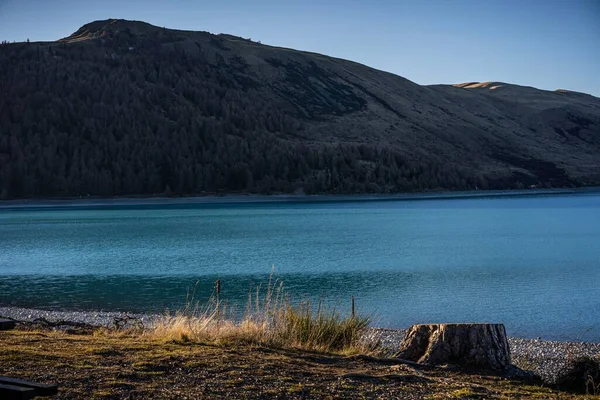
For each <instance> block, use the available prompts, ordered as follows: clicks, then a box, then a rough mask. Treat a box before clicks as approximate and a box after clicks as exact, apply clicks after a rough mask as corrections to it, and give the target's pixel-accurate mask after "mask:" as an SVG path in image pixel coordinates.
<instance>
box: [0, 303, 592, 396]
mask: <svg viewBox="0 0 600 400" xmlns="http://www.w3.org/2000/svg"><path fill="white" fill-rule="evenodd" d="M161 316H162V315H161V314H156V315H150V314H139V313H127V312H119V311H48V310H40V309H30V308H19V307H3V306H0V317H8V318H11V319H14V320H17V321H25V322H33V321H34V320H35V319H37V318H43V319H45V320H47V321H50V322H58V321H62V322H65V321H68V322H72V323H83V324H89V325H93V326H95V327H98V328H100V327H109V326H111V324H113V323H114V322H115V320H116V319H117V320H118V319H125V320H127V319H128V318H131V319H132V321H133V322H134V323H135V322H136V321H138V322H141V323H142V324H143V325H144V326H146V327H151V326H152V321H153V320H154V319H155V318H160V317H161ZM405 334H406V330H405V329H390V328H377V327H371V328H369V330H368V332H367V333H366V335H365V338H364V339H365V340H367V341H373V342H376V341H379V342H380V344H381V346H382V347H383V349H384V351H385V352H386V353H387V355H388V356H391V355H392V354H394V353H395V352H396V351H397V350H398V348H399V346H400V343H401V342H402V339H404V335H405ZM508 342H509V346H510V351H511V358H512V362H513V364H514V365H516V366H518V367H519V368H522V369H524V370H529V371H532V372H534V373H535V374H537V375H538V376H540V377H541V378H542V380H543V381H544V382H546V383H549V384H551V383H554V380H555V379H556V377H557V376H558V374H559V372H560V371H561V370H562V369H563V368H565V367H566V366H567V365H568V363H569V361H570V360H573V359H574V358H577V357H584V356H587V357H595V358H599V359H600V342H575V341H552V340H542V339H539V338H538V339H525V338H518V337H508Z"/></svg>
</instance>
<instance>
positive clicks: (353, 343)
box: [143, 276, 376, 354]
mask: <svg viewBox="0 0 600 400" xmlns="http://www.w3.org/2000/svg"><path fill="white" fill-rule="evenodd" d="M194 298H195V293H194V291H192V292H191V293H189V294H188V301H187V303H186V304H187V305H186V307H185V308H184V309H183V310H181V311H179V312H177V313H175V314H173V315H166V316H164V317H163V318H159V319H157V320H156V321H155V323H154V324H153V326H152V327H151V328H150V329H149V330H147V331H145V332H144V333H143V334H144V335H146V336H148V337H152V338H155V339H164V340H174V341H179V342H195V343H213V344H232V343H234V344H240V343H245V344H259V345H267V346H272V347H281V348H297V349H304V350H315V351H323V352H336V353H343V354H352V353H359V352H365V351H371V352H372V351H374V350H375V348H376V346H373V345H368V344H367V343H365V342H364V341H362V340H361V339H362V338H363V337H364V333H365V331H366V330H367V328H368V326H369V318H368V317H363V316H356V315H354V313H352V314H350V315H349V316H343V315H341V314H340V313H339V312H338V311H336V310H335V309H333V310H327V309H325V308H324V307H323V305H322V303H321V302H320V303H319V304H318V306H317V308H316V309H314V308H313V307H311V304H310V302H303V303H300V304H298V305H292V304H291V302H290V301H289V298H288V297H287V295H286V294H285V291H284V288H283V284H282V283H281V282H278V281H274V280H273V277H272V276H271V278H270V279H269V283H268V285H267V288H266V289H265V291H264V292H262V291H261V288H260V287H259V288H257V289H256V291H255V292H254V293H251V294H250V295H249V296H248V304H247V307H246V312H245V314H244V316H243V317H242V318H241V319H236V318H235V316H234V314H233V313H230V312H229V310H228V309H227V307H226V303H224V302H222V301H221V299H220V298H219V293H218V290H217V291H216V293H215V294H214V295H213V297H212V298H211V300H210V301H209V302H208V304H207V305H204V306H202V305H200V304H199V303H197V302H195V301H194ZM369 346H371V347H370V348H369Z"/></svg>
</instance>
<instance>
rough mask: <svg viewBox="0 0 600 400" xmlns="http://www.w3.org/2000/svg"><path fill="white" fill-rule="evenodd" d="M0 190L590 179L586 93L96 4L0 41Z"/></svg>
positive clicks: (593, 166) (592, 159) (592, 126)
mask: <svg viewBox="0 0 600 400" xmlns="http://www.w3.org/2000/svg"><path fill="white" fill-rule="evenodd" d="M0 93H2V95H1V96H0V198H34V197H56V196H87V195H99V196H119V195H155V194H165V193H166V194H177V195H186V194H198V193H215V192H255V193H277V192H305V193H362V192H404V191H422V190H437V189H445V190H461V189H474V188H480V189H488V188H489V189H507V188H522V187H530V186H532V185H535V186H538V187H561V186H581V185H598V184H600V99H599V98H596V97H593V96H590V95H586V94H582V93H576V92H570V91H564V90H557V91H543V90H538V89H535V88H531V87H523V86H517V85H511V84H507V83H501V82H483V83H479V82H470V83H465V84H459V85H434V86H420V85H418V84H416V83H413V82H411V81H409V80H407V79H404V78H402V77H399V76H396V75H393V74H390V73H386V72H382V71H378V70H375V69H373V68H369V67H367V66H364V65H361V64H357V63H354V62H351V61H346V60H341V59H336V58H331V57H327V56H324V55H320V54H314V53H307V52H301V51H296V50H291V49H285V48H278V47H271V46H267V45H264V44H260V43H256V42H252V41H250V40H246V39H242V38H238V37H234V36H230V35H213V34H209V33H206V32H189V31H177V30H169V29H163V28H158V27H154V26H152V25H149V24H146V23H143V22H134V21H124V20H107V21H96V22H93V23H90V24H87V25H84V26H83V27H81V28H80V29H79V30H78V31H77V32H75V33H74V34H73V35H71V36H69V37H67V38H64V39H62V40H59V41H57V42H44V43H16V44H7V45H3V46H1V47H0Z"/></svg>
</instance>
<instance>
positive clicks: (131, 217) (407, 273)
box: [0, 192, 600, 341]
mask: <svg viewBox="0 0 600 400" xmlns="http://www.w3.org/2000/svg"><path fill="white" fill-rule="evenodd" d="M360 200H361V199H360V198H357V199H354V200H348V199H346V201H293V200H285V201H273V202H265V201H260V202H237V203H226V202H221V203H217V204H209V203H200V204H189V203H186V202H181V201H168V200H165V201H164V202H165V203H166V204H159V203H157V202H152V203H149V204H129V203H128V204H125V205H123V204H121V205H100V206H93V205H88V206H73V205H68V204H67V205H64V206H62V207H56V206H52V207H36V206H34V207H9V208H6V207H5V208H0V306H20V307H33V308H45V309H84V310H88V309H89V310H125V311H131V312H153V313H162V312H164V311H165V310H167V309H169V310H174V309H177V308H180V307H182V305H183V304H184V302H185V299H186V293H187V292H188V290H189V289H190V288H192V287H194V286H196V287H197V288H196V293H197V298H198V299H199V300H200V301H206V300H207V299H208V297H209V296H210V294H211V292H212V288H213V286H214V282H215V280H217V279H220V280H221V282H222V298H223V299H224V300H226V301H227V302H228V304H229V305H230V307H232V308H233V309H236V308H238V309H241V310H243V308H244V307H245V304H246V302H247V298H248V293H249V291H250V290H252V288H255V287H256V286H257V285H258V284H262V285H263V288H264V286H265V285H266V282H267V280H268V278H269V274H270V273H271V269H272V268H273V266H274V268H275V274H274V275H275V277H276V278H277V279H279V280H280V281H282V282H284V285H285V287H286V288H287V289H286V290H287V293H288V294H289V295H290V296H291V298H292V299H293V301H303V300H311V301H313V302H317V301H318V300H319V299H324V301H325V302H327V303H328V304H329V305H330V306H335V307H337V309H339V310H340V311H342V312H347V310H348V309H349V307H350V298H351V296H354V297H355V298H356V305H357V308H358V310H359V311H360V312H362V313H366V314H369V315H372V316H373V320H374V322H373V325H375V326H381V327H392V328H399V327H407V326H408V325H410V324H413V323H427V322H473V321H476V322H502V323H504V324H505V325H506V328H507V331H508V333H509V335H513V336H521V337H542V338H544V339H557V340H585V341H600V194H599V193H597V192H596V193H593V192H592V193H576V194H563V195H552V194H549V195H535V196H529V195H523V196H513V197H477V198H452V199H449V198H440V199H426V200H423V199H402V200H387V201H360ZM142 203H143V202H142ZM56 204H58V205H60V204H61V203H60V202H58V203H56Z"/></svg>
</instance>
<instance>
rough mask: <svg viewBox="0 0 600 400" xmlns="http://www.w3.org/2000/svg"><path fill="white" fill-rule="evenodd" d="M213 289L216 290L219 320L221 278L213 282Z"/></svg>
mask: <svg viewBox="0 0 600 400" xmlns="http://www.w3.org/2000/svg"><path fill="white" fill-rule="evenodd" d="M215 290H216V292H217V321H218V320H219V305H220V304H221V280H220V279H217V282H215Z"/></svg>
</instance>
